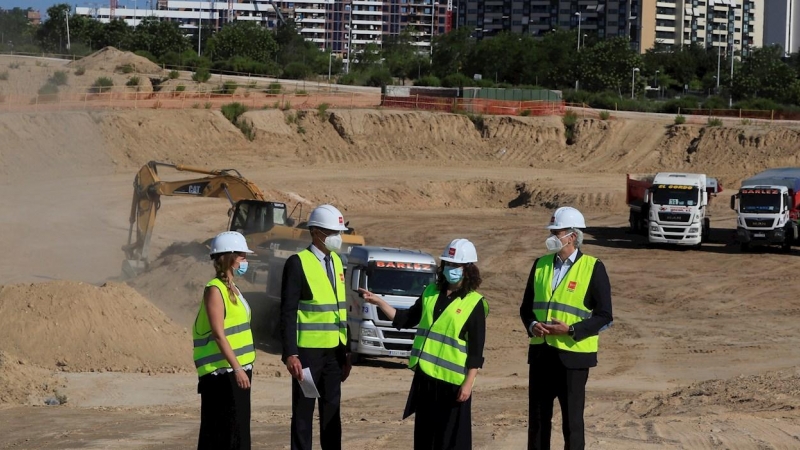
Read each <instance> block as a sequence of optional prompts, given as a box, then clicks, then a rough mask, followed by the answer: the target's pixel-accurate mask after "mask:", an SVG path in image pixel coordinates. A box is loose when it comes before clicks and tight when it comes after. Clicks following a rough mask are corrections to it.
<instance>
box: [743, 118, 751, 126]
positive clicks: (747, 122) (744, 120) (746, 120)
mask: <svg viewBox="0 0 800 450" xmlns="http://www.w3.org/2000/svg"><path fill="white" fill-rule="evenodd" d="M752 124H753V121H752V120H750V119H742V125H752Z"/></svg>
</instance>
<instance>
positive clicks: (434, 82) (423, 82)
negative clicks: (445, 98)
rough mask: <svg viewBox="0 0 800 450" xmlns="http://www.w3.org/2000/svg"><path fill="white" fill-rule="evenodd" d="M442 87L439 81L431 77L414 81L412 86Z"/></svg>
mask: <svg viewBox="0 0 800 450" xmlns="http://www.w3.org/2000/svg"><path fill="white" fill-rule="evenodd" d="M441 85H442V82H441V80H439V78H438V77H435V76H433V75H427V76H424V77H422V78H420V79H418V80H414V86H430V87H439V86H441Z"/></svg>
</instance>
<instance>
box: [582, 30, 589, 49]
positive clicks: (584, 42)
mask: <svg viewBox="0 0 800 450" xmlns="http://www.w3.org/2000/svg"><path fill="white" fill-rule="evenodd" d="M587 36H589V35H588V34H585V33H584V35H583V40H582V41H581V47H586V37H587Z"/></svg>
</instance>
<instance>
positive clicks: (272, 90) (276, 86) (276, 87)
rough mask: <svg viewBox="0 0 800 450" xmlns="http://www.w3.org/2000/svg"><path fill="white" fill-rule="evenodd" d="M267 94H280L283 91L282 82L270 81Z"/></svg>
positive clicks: (266, 90)
mask: <svg viewBox="0 0 800 450" xmlns="http://www.w3.org/2000/svg"><path fill="white" fill-rule="evenodd" d="M264 92H266V93H267V94H280V93H281V84H280V83H270V84H269V86H267V89H265V90H264Z"/></svg>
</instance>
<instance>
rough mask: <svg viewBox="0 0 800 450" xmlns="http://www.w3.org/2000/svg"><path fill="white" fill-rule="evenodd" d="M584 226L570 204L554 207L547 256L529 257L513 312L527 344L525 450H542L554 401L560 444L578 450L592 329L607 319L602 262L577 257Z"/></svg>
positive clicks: (593, 353)
mask: <svg viewBox="0 0 800 450" xmlns="http://www.w3.org/2000/svg"><path fill="white" fill-rule="evenodd" d="M581 228H586V223H585V221H584V218H583V215H582V214H581V213H580V212H579V211H578V210H577V209H575V208H571V207H562V208H559V209H557V210H556V212H555V213H554V214H553V216H552V218H551V219H550V224H549V225H548V226H547V229H549V230H550V233H551V235H550V237H548V238H547V241H546V246H547V250H548V251H549V252H550V254H548V255H546V256H542V257H541V258H538V259H536V261H534V263H533V268H532V269H531V273H530V276H529V277H528V283H527V285H526V287H525V294H524V295H523V297H522V305H521V306H520V309H519V315H520V318H521V319H522V323H523V324H524V325H525V329H526V330H527V332H528V336H529V337H530V347H529V350H528V364H529V365H530V375H529V383H530V385H529V387H528V389H529V410H528V449H529V450H549V449H550V433H551V429H552V417H553V401H554V400H555V399H556V398H558V402H559V404H560V405H561V412H562V421H563V427H562V428H563V430H562V431H563V433H564V448H565V449H566V450H583V449H584V448H585V446H586V442H585V437H584V424H583V410H584V405H585V399H586V381H587V380H588V378H589V368H590V367H594V366H596V365H597V348H598V333H600V331H602V329H603V328H605V327H607V326H608V325H609V324H610V323H611V322H612V320H613V317H612V313H611V284H610V282H609V280H608V274H607V273H606V269H605V266H604V265H603V263H602V262H601V261H599V260H598V259H597V258H594V257H592V256H589V255H584V254H583V253H582V252H581V251H580V250H579V249H580V247H581V245H582V244H583V232H582V231H581Z"/></svg>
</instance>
